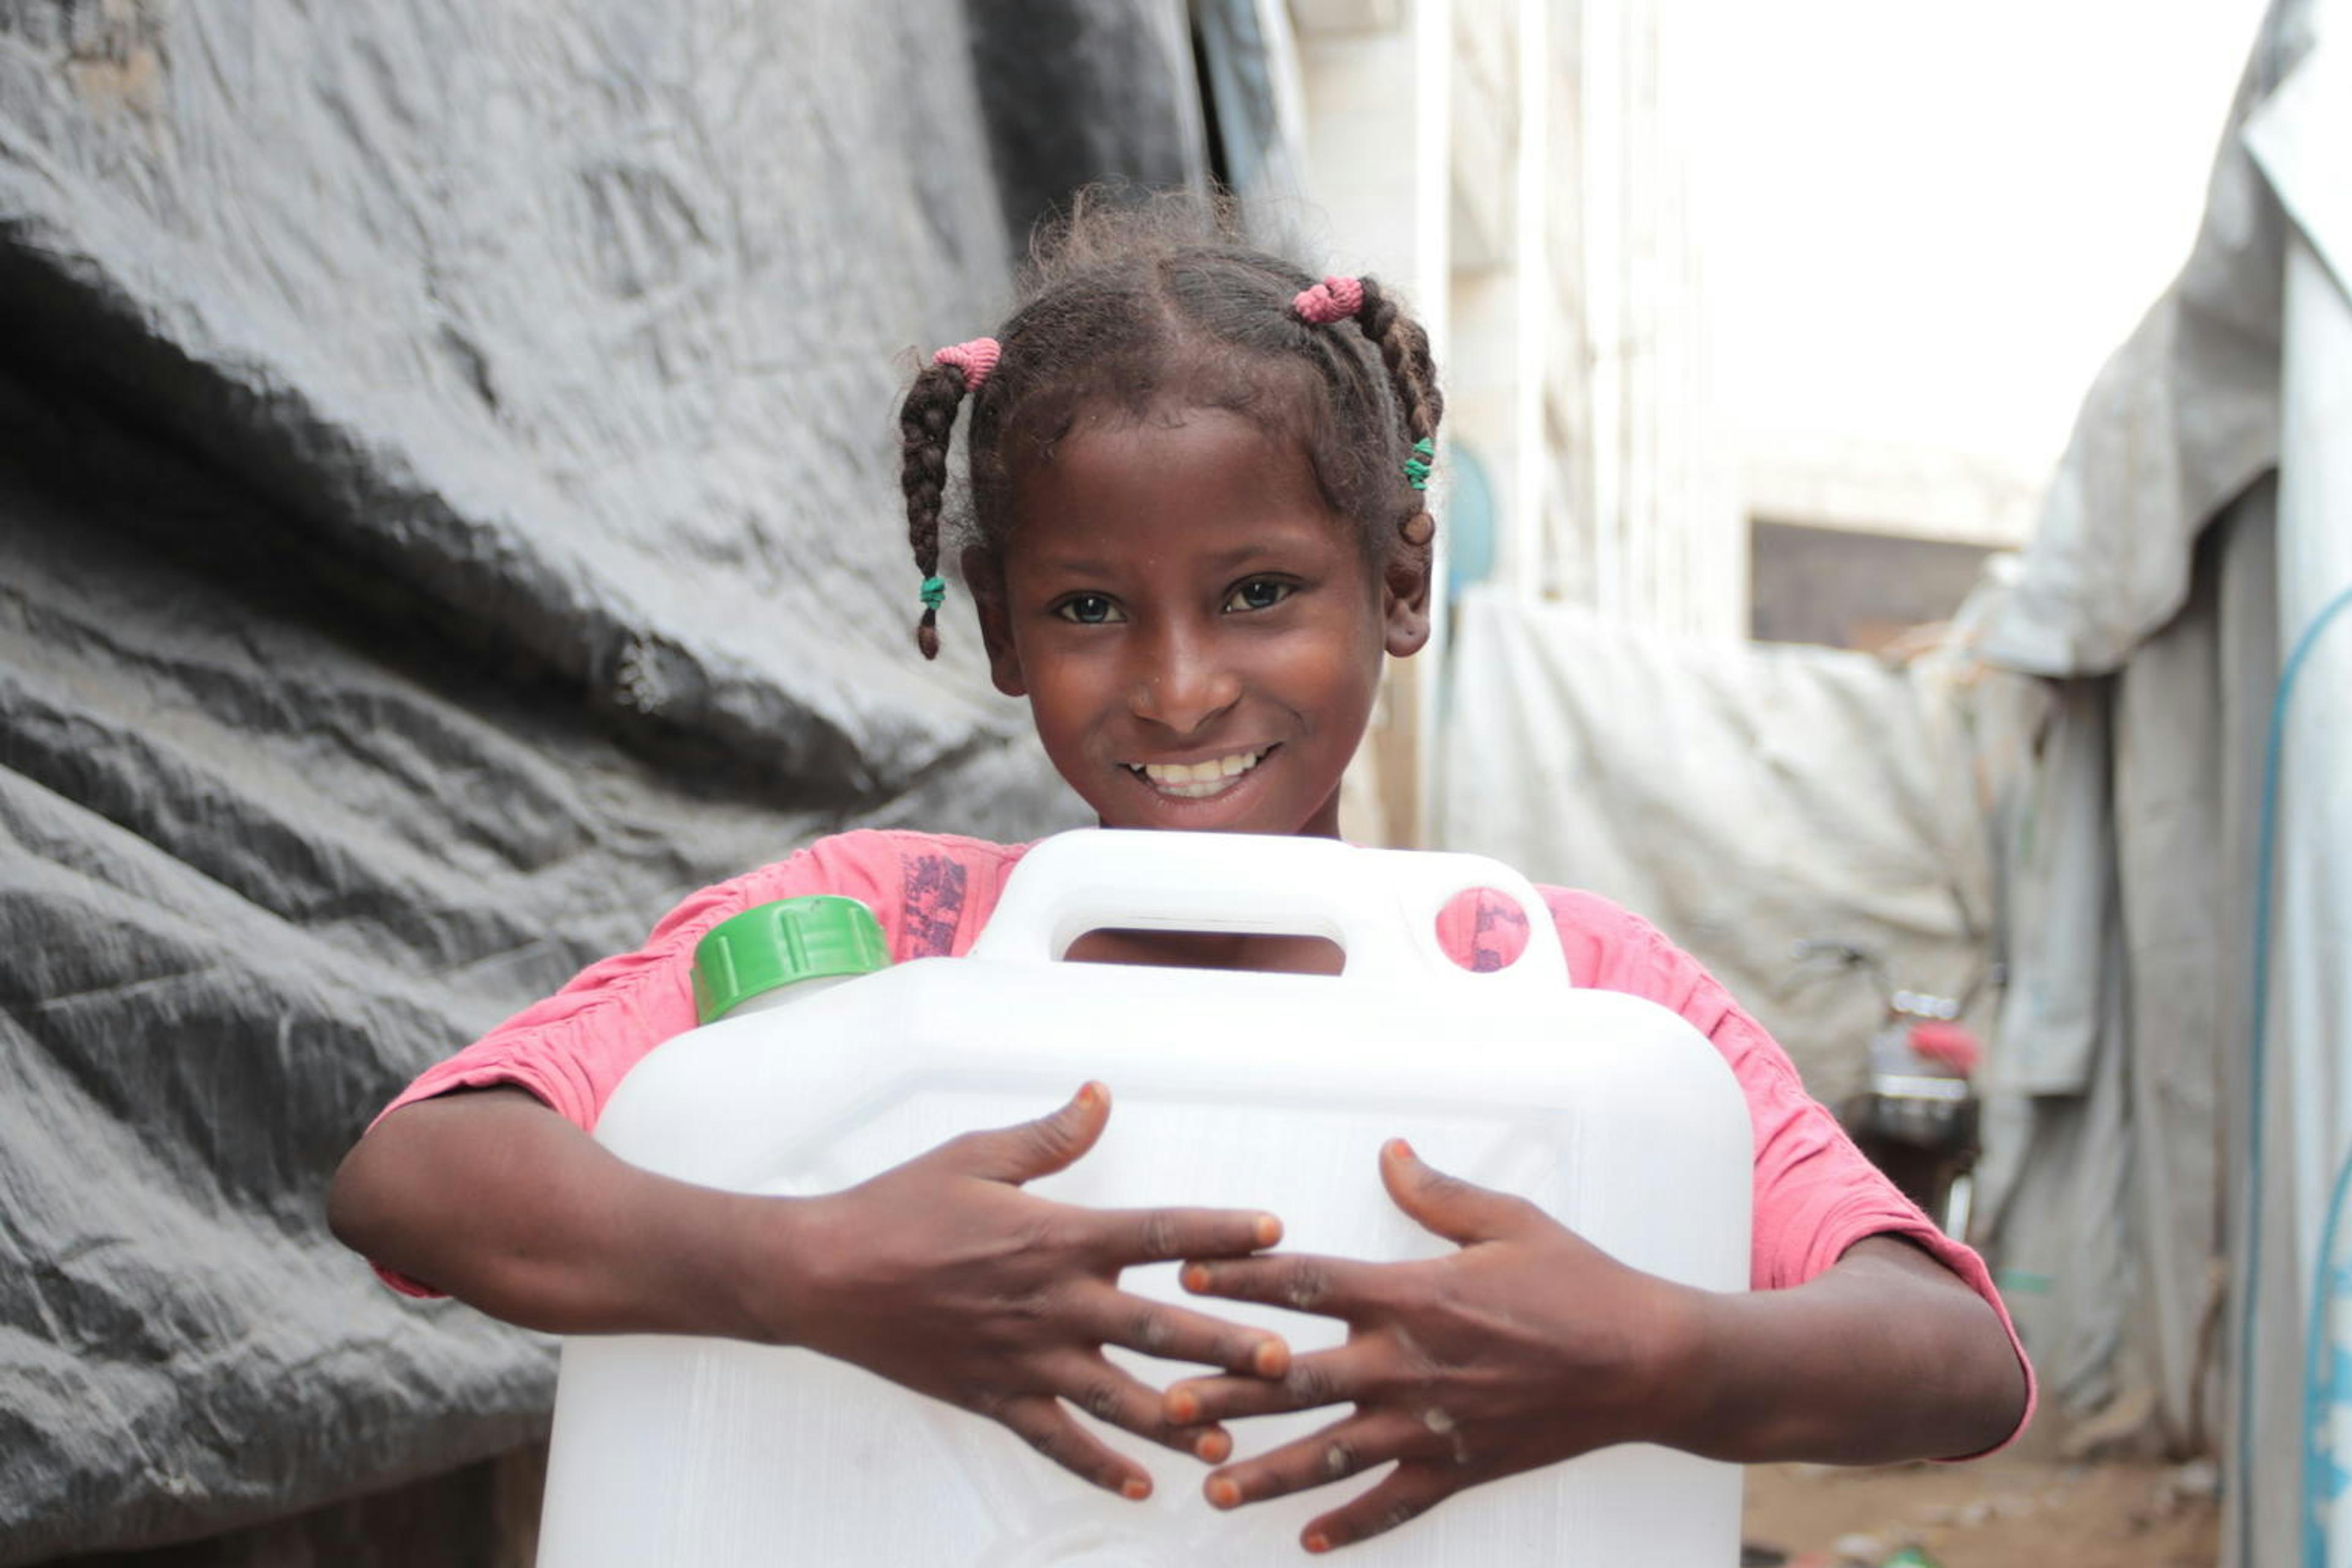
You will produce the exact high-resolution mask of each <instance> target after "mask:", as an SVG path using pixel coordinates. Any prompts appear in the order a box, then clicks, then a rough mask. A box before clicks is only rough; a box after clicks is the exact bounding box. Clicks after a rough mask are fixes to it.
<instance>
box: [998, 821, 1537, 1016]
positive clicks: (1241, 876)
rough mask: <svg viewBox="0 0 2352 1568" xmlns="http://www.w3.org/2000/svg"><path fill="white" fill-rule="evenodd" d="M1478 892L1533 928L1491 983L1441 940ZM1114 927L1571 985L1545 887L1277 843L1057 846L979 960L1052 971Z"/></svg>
mask: <svg viewBox="0 0 2352 1568" xmlns="http://www.w3.org/2000/svg"><path fill="white" fill-rule="evenodd" d="M1473 888H1491V889H1495V890H1496V891H1497V892H1500V893H1503V894H1506V895H1507V896H1508V897H1509V898H1511V899H1512V900H1515V901H1516V902H1517V904H1518V906H1519V908H1520V909H1521V910H1525V911H1526V912H1527V915H1528V923H1529V927H1530V929H1529V931H1528V943H1527V947H1526V949H1525V951H1523V952H1521V953H1520V955H1519V957H1518V958H1517V960H1516V961H1515V962H1513V963H1509V964H1507V965H1506V966H1505V967H1504V968H1502V969H1500V970H1497V971H1496V972H1495V973H1491V974H1474V973H1470V972H1469V971H1467V970H1465V969H1464V968H1462V967H1461V965H1459V964H1457V963H1454V961H1453V959H1451V958H1450V957H1448V956H1447V955H1446V952H1445V949H1444V947H1443V946H1442V945H1441V944H1440V943H1439V942H1438V939H1437V916H1438V911H1439V910H1443V909H1444V907H1445V905H1446V903H1447V902H1448V901H1449V900H1452V899H1453V898H1454V895H1456V894H1457V893H1462V892H1465V891H1467V890H1469V889H1473ZM1106 927H1109V928H1116V929H1120V930H1127V931H1251V932H1265V933H1268V934H1279V935H1285V936H1319V937H1323V938H1326V939H1327V940H1328V941H1331V942H1337V943H1338V944H1339V948H1340V951H1341V952H1344V953H1346V954H1347V973H1348V974H1349V975H1351V976H1352V975H1378V976H1381V977H1382V978H1384V979H1395V978H1397V977H1401V976H1404V975H1413V976H1416V977H1418V978H1420V979H1423V980H1426V979H1430V978H1435V979H1438V980H1441V981H1442V980H1446V979H1454V980H1462V981H1467V982H1471V983H1474V984H1479V985H1481V986H1486V987H1493V986H1496V985H1504V986H1508V987H1510V988H1513V989H1518V988H1523V987H1524V988H1533V987H1543V988H1546V989H1551V990H1558V989H1559V988H1561V987H1564V986H1566V985H1568V984H1570V980H1569V975H1568V962H1567V960H1566V959H1564V958H1562V957H1561V956H1560V951H1559V940H1558V938H1557V937H1556V936H1554V934H1553V932H1552V930H1551V918H1550V913H1549V910H1547V908H1546V907H1545V904H1544V901H1543V900H1542V899H1541V898H1540V897H1539V896H1538V894H1537V892H1536V889H1535V885H1534V884H1533V883H1531V882H1529V881H1528V879H1526V878H1525V877H1522V876H1520V875H1519V874H1518V873H1517V871H1514V870H1512V869H1511V868H1509V867H1508V866H1506V865H1504V864H1502V863H1501V862H1500V861H1498V860H1490V859H1488V858H1486V857H1485V856H1483V855H1451V854H1439V853H1433V852H1430V851H1425V850H1405V849H1359V848H1356V847H1353V846H1351V845H1347V844H1342V843H1339V841H1338V840H1336V839H1330V838H1297V837H1286V836H1281V835H1274V834H1254V833H1172V832H1148V831H1140V830H1136V829H1120V828H1081V829H1079V830H1077V831H1076V832H1071V833H1063V834H1057V835H1056V836H1055V837H1051V838H1048V839H1046V840H1045V841H1044V842H1043V843H1040V844H1039V845H1037V846H1036V847H1034V848H1033V849H1031V850H1030V851H1029V852H1028V854H1026V855H1025V856H1024V857H1023V858H1022V859H1021V863H1020V864H1019V865H1018V866H1016V867H1014V868H1013V875H1012V877H1011V878H1010V879H1008V880H1007V881H1006V882H1005V885H1004V894H1003V898H1002V899H1000V900H998V902H997V906H996V912H995V913H994V914H992V916H990V917H989V921H988V927H987V929H986V930H985V931H982V933H981V935H980V940H979V941H978V942H974V943H973V944H972V948H971V955H972V956H973V957H974V958H986V959H993V960H996V961H998V962H1001V963H1053V962H1055V961H1057V960H1059V959H1060V958H1061V957H1062V956H1063V955H1064V954H1066V953H1067V952H1069V950H1070V946H1071V944H1072V943H1073V942H1076V941H1077V940H1078V938H1080V937H1082V936H1084V935H1085V934H1086V933H1087V932H1088V931H1099V930H1102V929H1104V928H1106Z"/></svg>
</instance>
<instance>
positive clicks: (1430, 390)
mask: <svg viewBox="0 0 2352 1568" xmlns="http://www.w3.org/2000/svg"><path fill="white" fill-rule="evenodd" d="M1357 281H1358V283H1359V285H1360V287H1361V288H1362V289H1363V291H1364V302H1363V304H1362V305H1361V306H1360V308H1359V309H1358V310H1357V311H1356V325H1357V326H1358V327H1359V328H1360V329H1361V330H1362V331H1363V334H1364V336H1366V337H1367V338H1370V340H1371V341H1372V342H1373V344H1374V345H1375V346H1376V347H1378V348H1379V350H1380V351H1381V363H1382V364H1383V365H1385V366H1387V367H1388V373H1389V385H1390V387H1391V390H1392V391H1393V392H1394V393H1395V395H1396V405H1397V415H1398V416H1399V417H1400V418H1401V419H1402V420H1403V421H1404V434H1405V439H1406V441H1407V442H1408V443H1419V442H1423V441H1429V442H1434V441H1435V440H1436V439H1437V426H1438V421H1440V420H1441V419H1443V418H1444V417H1445V395H1444V393H1442V392H1440V391H1438V389H1437V365H1436V363H1435V362H1434V361H1433V360H1432V359H1431V358H1430V355H1429V334H1428V333H1427V332H1426V331H1423V330H1422V325H1421V323H1420V322H1419V321H1414V320H1413V319H1412V317H1411V316H1409V315H1407V314H1405V312H1404V310H1403V309H1402V307H1401V306H1399V305H1398V304H1397V302H1396V301H1395V300H1391V299H1390V298H1389V297H1388V295H1387V293H1386V292H1385V291H1383V290H1382V289H1381V286H1380V284H1379V283H1377V282H1375V281H1374V280H1373V279H1370V278H1363V279H1358V280H1357ZM1424 471H1425V470H1424ZM1416 488H1417V487H1416ZM1398 531H1399V532H1400V533H1402V535H1403V537H1404V542H1406V543H1407V544H1410V545H1412V547H1413V548H1414V549H1415V550H1420V549H1422V548H1423V547H1424V546H1426V545H1427V544H1428V543H1429V542H1430V541H1431V539H1432V538H1433V537H1434V536H1435V534H1436V531H1437V527H1436V524H1435V523H1434V522H1433V521H1431V520H1430V515H1429V512H1428V511H1427V510H1426V509H1424V508H1421V507H1416V508H1414V509H1413V511H1412V515H1411V516H1409V517H1407V518H1405V519H1404V521H1402V523H1400V524H1399V525H1398Z"/></svg>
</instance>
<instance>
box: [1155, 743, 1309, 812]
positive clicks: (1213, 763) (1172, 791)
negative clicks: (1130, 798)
mask: <svg viewBox="0 0 2352 1568" xmlns="http://www.w3.org/2000/svg"><path fill="white" fill-rule="evenodd" d="M1274 751H1275V748H1274V747H1273V746H1260V747H1257V748H1255V749H1253V750H1250V751H1245V752H1233V753H1231V754H1230V755H1227V756H1222V757H1210V758H1208V759H1206V760H1204V761H1202V762H1197V763H1119V764H1118V765H1119V766H1120V767H1122V768H1125V769H1126V770H1127V771H1128V772H1129V773H1132V774H1134V775H1135V776H1136V777H1137V778H1139V779H1141V780H1143V781H1144V782H1145V783H1147V784H1150V786H1151V787H1152V788H1153V789H1155V790H1157V791H1158V792H1159V793H1160V794H1161V795H1171V796H1174V797H1175V798H1177V799H1179V800H1206V799H1208V798H1209V797H1210V796H1212V795H1223V794H1224V793H1225V792H1226V791H1227V790H1229V789H1232V788H1234V786H1235V785H1236V784H1240V783H1241V781H1242V777H1243V775H1244V774H1245V773H1248V772H1249V771H1250V770H1251V769H1252V768H1255V766H1257V765H1258V763H1262V762H1264V761H1265V759H1266V758H1267V757H1269V756H1271V755H1272V754H1273V753H1274Z"/></svg>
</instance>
